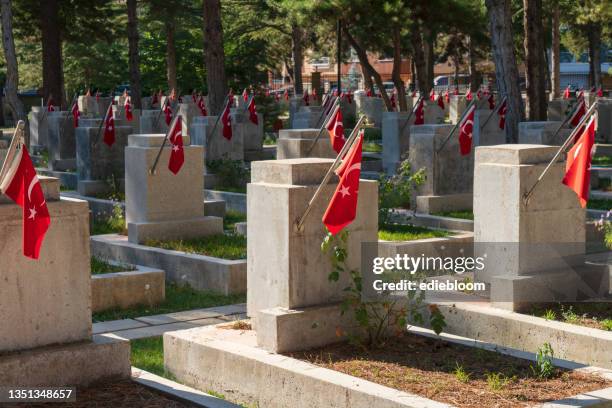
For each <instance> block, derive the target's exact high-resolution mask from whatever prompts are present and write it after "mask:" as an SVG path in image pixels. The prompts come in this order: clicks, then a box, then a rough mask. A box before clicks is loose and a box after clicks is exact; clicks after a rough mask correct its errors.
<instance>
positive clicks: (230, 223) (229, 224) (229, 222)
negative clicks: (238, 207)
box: [223, 210, 246, 231]
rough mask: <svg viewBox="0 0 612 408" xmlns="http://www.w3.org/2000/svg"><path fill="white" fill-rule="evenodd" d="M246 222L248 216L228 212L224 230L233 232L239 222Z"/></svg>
mask: <svg viewBox="0 0 612 408" xmlns="http://www.w3.org/2000/svg"><path fill="white" fill-rule="evenodd" d="M244 221H246V214H243V213H241V212H238V211H234V210H227V211H226V212H225V217H224V218H223V229H225V230H232V231H233V230H234V226H235V225H236V223H237V222H244Z"/></svg>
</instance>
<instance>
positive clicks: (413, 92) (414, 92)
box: [412, 89, 416, 98]
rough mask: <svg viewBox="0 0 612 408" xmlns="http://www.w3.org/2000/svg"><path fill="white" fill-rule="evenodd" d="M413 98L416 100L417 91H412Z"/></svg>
mask: <svg viewBox="0 0 612 408" xmlns="http://www.w3.org/2000/svg"><path fill="white" fill-rule="evenodd" d="M412 97H413V98H416V89H415V90H414V91H412Z"/></svg>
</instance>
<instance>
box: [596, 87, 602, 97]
mask: <svg viewBox="0 0 612 408" xmlns="http://www.w3.org/2000/svg"><path fill="white" fill-rule="evenodd" d="M597 96H598V97H599V98H602V97H603V89H601V87H599V89H598V90H597Z"/></svg>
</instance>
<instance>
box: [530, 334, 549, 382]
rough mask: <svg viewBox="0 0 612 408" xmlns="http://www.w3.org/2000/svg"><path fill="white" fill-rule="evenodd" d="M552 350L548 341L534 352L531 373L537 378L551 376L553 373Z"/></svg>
mask: <svg viewBox="0 0 612 408" xmlns="http://www.w3.org/2000/svg"><path fill="white" fill-rule="evenodd" d="M554 354H555V353H554V351H553V349H552V347H551V346H550V343H544V344H543V345H542V347H540V348H539V349H538V353H537V354H536V365H535V367H534V366H533V365H532V366H531V371H532V372H533V375H534V376H535V377H537V378H539V379H547V378H552V377H553V376H554V375H555V366H554V365H553V357H554Z"/></svg>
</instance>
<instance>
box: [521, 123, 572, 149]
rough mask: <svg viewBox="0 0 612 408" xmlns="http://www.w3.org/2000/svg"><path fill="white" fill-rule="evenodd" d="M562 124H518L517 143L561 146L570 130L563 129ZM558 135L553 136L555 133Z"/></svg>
mask: <svg viewBox="0 0 612 408" xmlns="http://www.w3.org/2000/svg"><path fill="white" fill-rule="evenodd" d="M561 123H562V122H550V121H549V122H520V123H519V143H521V144H542V145H554V146H561V145H562V144H563V142H565V140H566V139H567V138H568V137H569V135H570V133H571V132H572V129H570V128H567V127H563V128H562V129H559V127H560V126H561ZM557 131H558V133H557V134H556V135H555V133H556V132H557Z"/></svg>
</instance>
